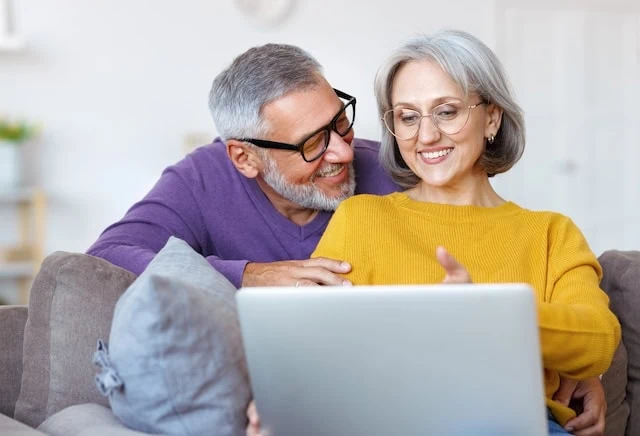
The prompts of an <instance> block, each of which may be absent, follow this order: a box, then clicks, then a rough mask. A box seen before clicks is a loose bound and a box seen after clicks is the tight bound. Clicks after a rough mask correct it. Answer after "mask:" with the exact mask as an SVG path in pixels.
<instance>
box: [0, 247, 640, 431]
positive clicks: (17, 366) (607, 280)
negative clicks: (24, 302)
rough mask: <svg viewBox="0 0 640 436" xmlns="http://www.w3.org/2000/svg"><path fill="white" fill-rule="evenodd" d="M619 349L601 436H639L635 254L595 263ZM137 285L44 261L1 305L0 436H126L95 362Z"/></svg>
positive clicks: (606, 379) (639, 297) (639, 271)
mask: <svg viewBox="0 0 640 436" xmlns="http://www.w3.org/2000/svg"><path fill="white" fill-rule="evenodd" d="M600 261H601V263H602V265H603V268H604V271H605V275H604V279H603V282H602V287H603V289H605V290H606V291H607V292H608V294H609V296H610V298H611V307H612V309H613V311H614V312H615V313H616V314H617V315H618V317H619V319H620V321H621V324H622V333H623V342H622V344H621V346H620V347H619V349H618V350H617V352H616V355H615V357H614V361H613V365H612V366H611V368H610V369H609V371H608V372H607V373H606V374H604V376H603V384H604V386H605V392H606V396H607V403H608V413H607V435H612V436H613V435H615V436H622V435H627V436H640V311H639V310H638V308H640V252H619V251H609V252H606V253H605V254H603V255H602V256H601V257H600ZM134 279H135V276H134V275H133V274H131V273H130V272H127V271H124V270H122V269H120V268H118V267H115V266H113V265H111V264H110V263H108V262H106V261H104V260H102V259H98V258H94V257H91V256H88V255H84V254H73V253H64V252H57V253H54V254H52V255H50V256H49V257H47V259H46V260H45V262H44V263H43V265H42V268H41V270H40V272H39V274H38V276H37V277H36V279H35V281H34V284H33V287H32V289H31V295H30V300H29V308H28V310H27V307H26V306H0V434H3V435H4V434H7V435H9V434H10V435H31V434H33V435H37V434H50V435H65V436H88V435H93V436H102V435H112V436H125V435H140V434H142V433H139V432H135V431H133V430H130V429H127V428H125V427H124V426H123V425H122V424H120V423H119V422H118V420H117V419H116V418H115V417H114V415H113V414H112V413H111V410H110V409H109V403H108V401H107V399H106V398H105V397H103V396H101V395H100V394H99V392H98V390H97V389H96V387H95V384H94V375H95V372H96V370H95V368H94V367H93V365H92V363H91V362H92V356H93V353H94V351H95V349H96V342H97V340H98V339H104V338H108V336H109V331H110V325H111V319H112V317H113V310H114V306H115V303H116V301H117V300H118V297H119V296H120V295H121V294H122V293H123V292H124V291H125V290H126V289H127V288H128V286H129V285H130V284H131V283H132V282H133V280H134Z"/></svg>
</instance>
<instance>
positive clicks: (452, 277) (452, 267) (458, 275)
mask: <svg viewBox="0 0 640 436" xmlns="http://www.w3.org/2000/svg"><path fill="white" fill-rule="evenodd" d="M436 259H438V262H440V265H442V268H444V270H445V272H446V273H447V274H446V275H445V276H444V280H443V281H442V283H471V276H470V275H469V272H468V271H467V269H466V268H465V267H464V266H462V265H461V264H459V263H458V261H457V260H455V258H454V257H453V256H452V255H450V254H449V252H448V251H447V249H446V248H444V247H437V248H436Z"/></svg>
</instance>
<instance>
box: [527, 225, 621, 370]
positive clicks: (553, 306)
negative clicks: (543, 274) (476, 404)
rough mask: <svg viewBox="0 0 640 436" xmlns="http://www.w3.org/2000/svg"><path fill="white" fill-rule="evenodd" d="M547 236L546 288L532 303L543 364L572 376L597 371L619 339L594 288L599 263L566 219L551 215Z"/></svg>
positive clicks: (616, 327) (606, 363)
mask: <svg viewBox="0 0 640 436" xmlns="http://www.w3.org/2000/svg"><path fill="white" fill-rule="evenodd" d="M549 241H550V242H549V248H548V250H549V258H548V268H547V289H546V290H545V297H544V302H542V303H540V304H539V306H538V318H539V323H540V342H541V347H542V358H543V362H544V366H545V368H547V369H551V370H555V371H557V372H558V373H559V374H560V375H562V376H566V377H570V378H575V379H585V378H589V377H593V376H596V375H599V374H602V373H603V372H604V371H606V370H607V368H608V367H609V365H610V364H611V359H612V358H613V353H614V352H615V349H616V347H617V346H618V342H619V341H620V324H619V322H618V320H617V318H616V317H615V315H614V314H613V313H612V312H611V311H610V310H609V298H608V297H607V295H606V294H605V293H604V291H602V290H601V289H600V285H599V284H600V279H601V278H602V269H601V267H600V264H599V263H598V261H597V259H596V257H595V255H594V254H593V252H592V251H591V250H590V249H589V246H588V244H587V242H586V240H585V239H584V237H583V235H582V233H581V232H580V230H579V229H578V228H577V227H576V226H575V224H574V223H573V222H572V221H571V220H570V219H568V218H566V217H561V218H560V217H559V218H558V219H557V220H554V221H553V223H552V225H551V227H550V230H549Z"/></svg>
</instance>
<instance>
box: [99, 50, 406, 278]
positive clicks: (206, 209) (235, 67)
mask: <svg viewBox="0 0 640 436" xmlns="http://www.w3.org/2000/svg"><path fill="white" fill-rule="evenodd" d="M209 106H210V109H211V112H212V114H213V118H214V121H215V124H216V127H217V129H218V132H219V133H220V135H221V136H222V138H223V139H222V140H220V139H217V140H215V141H214V142H213V144H210V145H208V146H205V147H201V148H199V149H196V150H195V151H194V152H193V153H191V154H190V155H189V156H187V157H186V158H185V159H184V160H182V161H181V162H179V163H177V164H176V165H174V166H171V167H169V168H167V169H166V170H165V172H164V173H163V175H162V177H161V178H160V180H159V181H158V182H157V184H156V185H155V187H154V188H153V189H152V190H151V192H150V193H149V194H148V195H147V196H146V197H145V198H144V199H143V200H142V201H141V202H139V203H137V204H135V205H134V206H133V207H132V208H131V209H130V210H129V211H128V212H127V214H126V215H125V217H124V218H123V219H122V220H121V221H119V222H118V223H116V224H114V225H112V226H110V227H109V228H107V229H106V230H105V232H104V233H103V234H102V235H101V236H100V238H99V239H98V241H97V242H96V243H95V244H94V245H93V246H92V247H91V248H90V249H89V251H88V253H89V254H92V255H94V256H98V257H102V258H104V259H106V260H108V261H110V262H111V263H113V264H115V265H118V266H120V267H122V268H125V269H127V270H130V271H132V272H134V273H136V274H140V273H141V272H142V271H143V270H144V268H145V267H146V266H147V264H148V263H149V262H150V261H151V259H152V258H153V256H154V255H155V254H156V253H157V252H158V251H159V250H160V249H161V248H162V247H163V246H164V244H165V242H166V241H167V239H168V238H169V236H171V235H174V236H176V237H178V238H180V239H183V240H185V241H186V242H188V243H189V245H191V246H192V247H193V248H194V249H196V250H197V251H198V252H200V253H201V254H202V255H203V256H205V257H206V258H207V260H208V261H209V262H210V263H211V265H213V267H214V268H216V269H217V270H218V271H220V272H221V273H222V274H224V275H225V276H226V277H227V278H228V279H229V280H230V281H231V282H232V283H233V284H234V285H235V286H237V287H240V286H257V285H276V284H282V285H299V286H300V285H310V284H324V285H339V284H343V282H344V280H343V279H342V278H341V277H340V276H339V275H338V274H339V273H342V272H345V271H347V269H346V268H348V267H347V266H345V265H342V263H341V262H339V261H335V260H329V259H311V260H310V259H309V255H310V254H311V252H312V251H313V249H314V248H315V246H316V244H317V242H318V240H319V239H320V236H321V235H322V232H323V231H324V229H325V227H326V225H327V223H328V221H329V219H330V217H331V215H332V213H333V212H332V211H333V210H334V209H335V208H336V207H337V205H338V204H339V203H340V201H342V200H343V199H345V198H347V197H349V196H351V195H353V194H354V193H374V194H385V193H389V192H392V191H394V190H397V187H396V186H395V185H394V184H393V183H392V182H391V180H390V178H389V177H388V176H387V175H386V174H385V173H384V172H383V171H382V169H381V167H380V166H379V165H378V162H377V149H378V144H377V143H374V142H372V141H365V140H358V139H354V132H353V129H352V124H353V122H354V120H355V109H356V100H355V98H353V97H351V96H349V95H348V94H346V93H343V92H341V91H338V90H334V89H333V88H332V87H331V86H330V85H329V83H328V82H327V81H326V80H325V79H324V77H323V76H322V73H321V67H320V65H319V64H318V62H317V61H316V60H315V59H313V58H312V57H311V56H309V55H308V54H307V53H305V52H304V51H302V50H301V49H299V48H297V47H292V46H287V45H276V44H268V45H265V46H262V47H256V48H252V49H250V50H248V51H247V52H245V53H244V54H242V55H241V56H239V57H238V58H236V59H235V60H234V62H233V63H232V64H231V66H230V67H229V68H228V69H227V70H225V71H223V72H222V73H221V74H220V75H219V76H218V77H216V79H215V81H214V82H213V87H212V89H211V94H210V99H209ZM294 259H296V260H294Z"/></svg>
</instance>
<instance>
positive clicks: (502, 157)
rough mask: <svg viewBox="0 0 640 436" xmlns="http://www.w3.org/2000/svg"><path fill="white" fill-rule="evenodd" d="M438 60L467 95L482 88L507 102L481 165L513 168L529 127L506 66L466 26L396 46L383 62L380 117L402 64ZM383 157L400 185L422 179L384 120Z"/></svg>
mask: <svg viewBox="0 0 640 436" xmlns="http://www.w3.org/2000/svg"><path fill="white" fill-rule="evenodd" d="M422 60H429V61H433V62H436V63H437V64H438V65H440V67H441V68H442V69H443V70H444V71H445V72H446V73H447V74H448V75H449V76H450V77H451V78H452V79H453V80H454V81H455V82H456V83H457V84H458V85H459V86H460V88H461V89H462V91H463V92H464V95H465V98H466V97H468V96H469V94H471V93H477V94H479V95H480V97H481V98H482V99H483V101H485V102H488V103H493V104H495V105H496V106H498V107H500V108H502V110H503V115H502V124H501V127H500V130H499V131H498V133H497V134H496V137H495V141H494V143H493V144H488V143H485V144H486V145H485V151H484V153H483V155H482V157H481V158H480V165H482V167H483V168H484V169H485V171H486V172H487V174H489V176H493V175H495V174H500V173H504V172H506V171H508V170H509V169H510V168H511V167H512V166H513V165H515V163H516V162H518V160H519V159H520V157H521V156H522V153H523V152H524V144H525V128H524V117H523V113H522V109H521V108H520V107H519V106H518V104H517V103H516V102H515V101H514V99H513V97H512V95H511V87H510V84H509V81H508V79H507V76H506V74H505V72H504V68H503V66H502V63H501V62H500V60H499V59H498V58H497V57H496V55H495V54H494V53H493V52H492V51H491V49H489V47H487V46H486V45H485V44H484V43H483V42H482V41H480V40H479V39H477V38H476V37H474V36H472V35H470V34H468V33H466V32H462V31H456V30H441V31H439V32H436V33H434V34H432V35H419V36H416V37H414V38H412V39H410V40H409V41H408V42H407V43H405V44H404V45H402V46H401V47H400V48H398V49H396V50H395V51H394V52H393V53H392V54H391V56H390V57H389V58H388V59H387V61H386V62H385V63H384V64H383V65H382V67H380V69H379V70H378V73H377V75H376V79H375V94H376V99H377V101H378V113H379V114H380V118H382V116H383V115H384V113H385V112H386V111H388V110H390V109H392V104H391V89H392V86H393V80H394V78H395V76H396V74H397V72H398V70H399V69H400V67H402V66H403V65H405V64H406V63H408V62H411V61H422ZM380 161H381V164H382V165H383V166H384V168H385V169H386V170H387V171H388V172H389V173H390V174H391V177H392V178H393V179H394V180H395V181H396V183H398V184H399V185H400V186H403V187H405V188H410V187H413V186H415V185H416V184H417V183H418V182H419V181H420V179H419V178H418V176H416V175H415V174H414V173H413V172H412V171H411V170H410V169H409V167H408V166H407V164H406V163H405V161H404V159H402V156H401V155H400V151H399V150H398V144H397V142H396V138H395V137H394V136H393V135H392V134H391V133H390V132H389V131H388V130H387V129H386V128H385V127H384V124H382V145H381V147H380Z"/></svg>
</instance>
